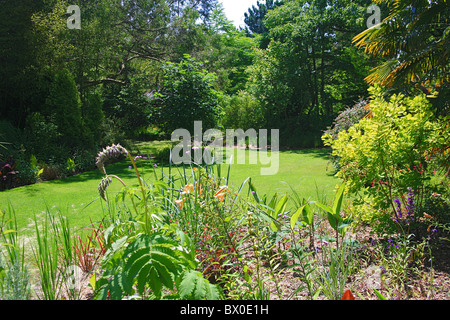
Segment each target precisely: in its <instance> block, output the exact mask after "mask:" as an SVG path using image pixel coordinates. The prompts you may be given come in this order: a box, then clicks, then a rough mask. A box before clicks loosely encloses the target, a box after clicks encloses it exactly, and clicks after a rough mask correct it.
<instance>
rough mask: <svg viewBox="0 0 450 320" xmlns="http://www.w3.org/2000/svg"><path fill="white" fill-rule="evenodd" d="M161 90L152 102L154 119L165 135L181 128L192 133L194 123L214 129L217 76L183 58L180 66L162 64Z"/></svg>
mask: <svg viewBox="0 0 450 320" xmlns="http://www.w3.org/2000/svg"><path fill="white" fill-rule="evenodd" d="M163 72H164V77H163V81H162V87H161V89H160V90H159V92H158V93H156V94H155V98H154V100H153V103H152V104H153V107H154V109H153V120H154V122H155V123H156V124H158V125H160V126H161V127H162V129H163V130H164V131H165V133H166V134H171V133H172V132H173V131H174V130H175V129H178V128H184V129H187V130H189V131H190V132H191V133H193V128H194V121H202V125H203V127H204V128H208V129H209V128H215V125H216V121H217V117H218V114H219V113H218V99H219V96H220V94H219V92H218V91H216V90H215V89H214V81H215V80H216V77H215V75H214V74H211V73H209V72H207V71H206V70H204V69H203V65H202V63H200V62H197V61H195V60H194V59H193V58H191V57H190V56H188V55H186V56H185V57H184V59H183V60H181V61H180V62H179V63H165V64H164V65H163Z"/></svg>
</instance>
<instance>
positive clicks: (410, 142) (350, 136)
mask: <svg viewBox="0 0 450 320" xmlns="http://www.w3.org/2000/svg"><path fill="white" fill-rule="evenodd" d="M371 95H372V97H371V101H370V108H371V112H372V117H371V118H364V119H362V120H361V121H359V122H358V123H357V124H355V125H353V126H351V127H350V128H349V129H348V130H346V131H341V132H339V133H338V136H337V138H336V139H333V137H332V135H331V134H330V133H327V134H325V135H324V136H323V140H324V142H325V144H326V145H330V146H332V149H333V151H332V154H333V155H334V156H338V157H339V166H340V170H339V172H338V173H337V176H338V177H340V178H343V179H344V180H345V181H346V183H347V187H348V189H349V191H350V192H354V193H358V194H359V195H360V196H361V197H360V199H361V198H363V197H364V196H365V195H368V196H369V197H370V199H371V200H372V201H373V205H374V207H375V208H376V209H377V210H378V209H379V210H380V212H381V213H386V214H388V216H389V217H391V218H392V217H394V216H395V214H396V212H397V205H396V201H397V200H396V199H397V198H398V199H399V200H398V201H400V202H401V203H402V205H403V207H406V206H407V198H408V193H409V192H410V190H412V191H413V192H414V194H415V203H416V205H421V204H422V200H423V197H424V195H425V194H426V190H427V189H428V188H429V181H430V179H431V176H432V172H433V170H434V169H433V165H434V161H436V159H437V158H439V157H440V154H439V153H438V152H433V150H443V148H442V147H443V145H444V144H445V143H446V141H448V135H449V131H448V130H446V129H445V125H446V122H445V121H443V119H435V118H434V117H433V114H432V112H431V111H430V108H429V107H430V104H429V102H428V101H427V100H426V98H425V96H422V95H421V96H416V97H412V98H409V97H405V96H403V95H401V94H399V95H393V96H392V97H390V99H389V101H386V100H384V98H383V97H382V91H381V89H379V88H371Z"/></svg>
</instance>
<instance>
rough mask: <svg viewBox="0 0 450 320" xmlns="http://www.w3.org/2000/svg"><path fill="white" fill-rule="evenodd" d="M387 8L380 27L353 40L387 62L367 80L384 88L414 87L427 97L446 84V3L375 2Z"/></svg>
mask: <svg viewBox="0 0 450 320" xmlns="http://www.w3.org/2000/svg"><path fill="white" fill-rule="evenodd" d="M375 2H377V3H380V4H381V3H384V4H386V5H387V6H388V7H389V8H390V13H389V15H388V16H387V17H386V18H385V19H384V20H383V21H382V22H381V24H380V25H378V26H374V27H372V28H370V29H367V30H365V31H363V32H361V33H359V34H358V35H357V36H355V37H354V42H355V43H356V45H357V46H358V47H360V48H362V47H363V48H364V49H365V52H367V53H368V54H370V55H372V56H374V57H378V56H380V57H383V58H384V59H386V61H385V62H384V63H383V64H381V65H380V66H378V67H377V68H375V69H374V70H373V71H372V72H371V73H370V75H369V76H367V78H366V79H367V81H368V83H369V84H375V83H379V84H381V85H383V86H388V87H392V86H397V87H399V86H401V85H414V86H416V87H418V88H420V89H421V90H422V91H424V92H426V93H427V94H430V93H431V92H432V91H433V89H439V87H440V86H442V85H443V84H444V83H445V82H447V83H448V81H449V67H450V65H449V63H448V57H449V54H450V51H449V50H450V49H449V48H450V46H449V43H450V42H449V38H450V29H449V27H448V25H449V19H450V6H449V3H448V1H447V0H437V1H426V0H419V1H417V0H377V1H375Z"/></svg>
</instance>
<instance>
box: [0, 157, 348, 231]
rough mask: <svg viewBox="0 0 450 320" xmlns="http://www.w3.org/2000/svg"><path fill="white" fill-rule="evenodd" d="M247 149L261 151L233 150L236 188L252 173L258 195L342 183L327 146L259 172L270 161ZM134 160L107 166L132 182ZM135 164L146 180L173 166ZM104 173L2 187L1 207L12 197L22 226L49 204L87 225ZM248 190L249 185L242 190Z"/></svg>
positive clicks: (323, 192)
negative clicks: (254, 157)
mask: <svg viewBox="0 0 450 320" xmlns="http://www.w3.org/2000/svg"><path fill="white" fill-rule="evenodd" d="M141 152H142V150H141ZM249 152H257V151H254V150H251V151H249V150H247V151H245V156H244V157H245V161H244V160H243V161H241V162H244V163H243V164H240V163H238V160H237V159H243V158H242V157H239V156H238V154H237V153H236V154H235V155H234V156H233V159H235V160H233V161H232V165H231V167H230V179H229V185H230V186H232V187H234V190H237V189H238V188H239V187H240V186H241V184H242V182H243V181H245V180H246V179H247V178H248V177H251V181H252V183H253V185H254V186H255V188H256V190H257V192H258V194H259V195H260V196H262V195H264V194H267V195H269V196H272V195H273V194H275V193H278V194H284V193H291V192H292V191H291V188H292V189H294V190H295V191H296V192H297V193H298V194H299V195H300V196H301V197H302V198H305V199H310V200H320V201H324V200H327V201H329V200H331V199H332V197H333V194H334V188H335V187H336V185H337V184H339V180H338V179H337V178H335V177H334V176H333V175H332V168H331V165H330V164H329V162H328V153H329V151H328V150H326V149H307V150H289V151H280V152H279V153H278V155H279V167H278V172H277V173H276V174H274V175H261V172H260V169H261V167H268V166H269V165H262V164H261V163H259V161H258V163H257V164H250V163H249V161H248V156H249ZM227 154H228V155H229V153H227ZM275 155H276V154H273V156H275ZM241 156H242V154H241ZM272 159H274V158H272ZM228 160H229V159H228ZM228 163H229V161H228V162H227V163H224V164H222V165H221V176H222V177H226V176H227V174H228ZM130 165H131V163H130V162H129V161H127V160H125V161H121V162H117V163H115V164H111V165H109V166H107V167H106V171H107V173H108V174H115V175H117V176H119V177H120V178H121V179H122V180H123V181H124V182H125V183H126V184H127V185H129V186H131V185H136V184H137V179H136V177H135V174H134V170H131V169H130V168H129V166H130ZM137 165H138V168H139V170H140V171H141V174H142V175H143V177H144V179H146V180H153V179H154V178H155V174H154V170H155V171H156V173H157V175H158V177H160V176H161V170H162V172H164V174H167V173H168V171H169V168H168V165H160V164H158V167H157V168H156V169H155V168H154V167H153V163H152V162H151V161H147V160H138V161H137ZM188 169H189V168H188ZM171 170H172V174H177V172H180V174H181V173H182V172H183V170H182V167H174V166H172V168H171ZM101 178H102V174H101V172H100V171H99V170H94V171H89V172H85V173H81V174H78V175H75V176H72V177H68V178H65V179H61V180H54V181H46V182H41V183H36V184H33V185H29V186H23V187H19V188H15V189H12V190H6V191H2V192H0V209H2V210H4V211H7V208H8V203H11V205H12V207H13V209H14V211H15V215H16V219H17V223H18V227H19V230H21V232H26V229H28V230H31V231H34V229H33V228H34V227H33V224H30V223H31V222H32V221H33V218H34V215H39V214H41V213H42V212H43V211H46V210H47V208H48V209H49V210H50V211H51V212H57V211H58V210H59V211H60V212H61V213H62V214H63V215H65V216H67V217H68V218H69V222H70V225H71V226H73V227H76V228H81V227H84V226H87V225H89V224H90V221H91V219H92V221H99V220H100V219H101V218H102V217H103V215H104V210H103V207H104V206H105V202H104V201H103V200H102V199H101V198H99V195H98V192H97V188H98V183H99V182H100V180H101ZM121 188H122V185H121V184H120V182H119V181H118V180H116V179H113V183H112V184H111V185H110V186H109V187H108V194H110V195H111V194H113V193H114V192H117V191H120V190H121ZM247 192H248V188H247V187H246V188H245V189H244V192H243V193H242V194H246V193H247ZM110 198H111V196H110Z"/></svg>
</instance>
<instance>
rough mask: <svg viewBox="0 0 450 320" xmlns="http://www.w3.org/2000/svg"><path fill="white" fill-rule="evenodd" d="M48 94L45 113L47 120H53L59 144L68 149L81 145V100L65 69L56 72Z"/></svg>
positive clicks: (73, 81) (82, 140) (70, 75)
mask: <svg viewBox="0 0 450 320" xmlns="http://www.w3.org/2000/svg"><path fill="white" fill-rule="evenodd" d="M49 92H50V93H49V96H48V97H47V100H46V106H45V113H46V115H47V116H48V118H49V119H54V123H55V125H56V126H57V127H58V132H59V133H60V134H61V143H62V144H64V145H66V146H68V147H77V146H80V145H82V144H83V142H84V141H85V139H83V124H82V120H81V100H80V94H79V92H78V90H77V86H76V84H75V80H74V79H73V76H72V74H71V73H70V72H69V71H68V70H67V69H63V70H61V71H58V72H56V74H55V77H54V80H53V81H52V83H51V84H50V90H49Z"/></svg>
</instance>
